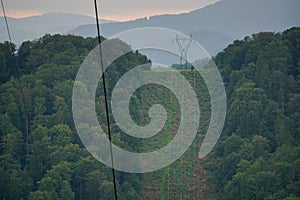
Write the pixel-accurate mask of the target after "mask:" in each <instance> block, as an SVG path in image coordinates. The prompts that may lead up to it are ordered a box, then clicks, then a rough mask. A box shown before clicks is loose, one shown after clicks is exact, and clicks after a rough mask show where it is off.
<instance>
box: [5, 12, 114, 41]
mask: <svg viewBox="0 0 300 200" xmlns="http://www.w3.org/2000/svg"><path fill="white" fill-rule="evenodd" d="M7 20H8V24H9V28H10V33H11V35H12V40H13V42H14V43H16V44H21V43H22V42H23V41H26V40H33V39H36V38H39V37H41V36H43V35H44V34H47V33H49V34H55V33H60V34H65V33H67V32H69V31H70V30H72V29H74V28H76V27H78V26H80V25H83V24H93V23H95V19H94V18H93V17H89V16H84V15H78V14H69V13H59V12H55V13H47V14H43V15H37V16H31V17H25V18H18V19H17V18H11V17H8V18H7ZM101 22H102V23H107V22H112V21H108V20H101ZM7 40H8V35H7V31H6V27H5V21H4V18H3V17H0V41H7Z"/></svg>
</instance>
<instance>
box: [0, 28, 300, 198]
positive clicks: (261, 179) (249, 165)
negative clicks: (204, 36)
mask: <svg viewBox="0 0 300 200" xmlns="http://www.w3.org/2000/svg"><path fill="white" fill-rule="evenodd" d="M96 45H97V39H95V38H82V37H78V36H70V35H69V36H62V35H53V36H51V35H45V36H44V37H42V38H41V39H39V40H36V41H27V42H24V43H23V44H22V45H21V46H20V47H19V49H18V50H16V49H13V51H15V54H12V53H11V47H13V48H16V47H15V45H12V46H11V44H10V43H8V42H4V43H0V69H1V74H0V77H1V78H0V84H1V85H0V102H1V104H0V136H1V139H0V142H1V146H0V151H1V155H0V180H1V181H0V199H30V200H39V199H41V200H42V199H47V200H48V199H49V200H50V199H51V200H52V199H64V200H65V199H87V200H90V199H114V196H113V180H112V174H111V169H110V168H108V167H106V166H104V165H103V164H101V163H100V162H99V161H97V160H96V159H95V158H93V157H92V156H91V155H90V154H89V153H88V152H87V150H85V148H84V146H83V145H82V143H81V141H80V139H79V137H78V135H77V133H76V130H75V126H74V122H73V119H72V101H71V100H72V88H73V83H74V79H75V76H76V73H77V71H78V69H79V67H80V65H81V63H82V62H83V60H84V58H85V57H86V56H87V54H88V53H89V52H90V51H91V50H92V49H93V48H94V47H95V46H96ZM111 48H112V50H115V49H120V48H129V47H128V46H127V45H126V44H124V43H122V42H121V41H118V40H116V41H114V45H113V46H112V47H111ZM214 61H215V63H216V64H217V66H218V67H219V69H220V72H221V74H222V77H223V80H224V83H225V87H226V93H227V98H228V99H227V103H228V111H227V118H226V123H225V126H224V130H223V132H222V136H221V138H220V140H219V142H218V144H217V146H216V147H215V148H214V150H213V152H211V153H210V154H209V156H208V157H206V158H205V159H202V160H199V159H197V157H196V156H197V151H199V147H200V146H199V144H198V143H199V141H201V139H203V134H204V133H205V130H206V129H207V120H208V119H209V118H210V116H209V114H210V108H209V106H208V105H209V104H208V103H207V102H209V96H208V92H207V89H206V87H203V86H201V85H203V84H202V83H203V80H202V79H201V77H200V75H199V74H198V73H197V72H196V71H195V70H186V71H182V72H180V73H182V74H183V75H184V76H185V77H186V78H187V80H188V81H190V83H191V85H192V86H193V87H194V89H195V91H196V93H197V96H198V99H199V102H200V104H201V105H200V107H201V111H202V112H203V113H204V117H202V116H201V121H200V125H201V126H200V128H199V136H198V138H197V139H196V141H195V143H193V145H192V147H191V148H190V149H189V150H188V151H187V152H186V153H185V154H184V156H183V157H182V158H181V159H179V160H178V161H176V162H175V163H173V164H172V165H170V166H169V167H166V168H164V169H161V170H159V171H157V172H152V173H146V174H128V173H123V172H117V174H116V175H117V178H116V180H117V188H118V195H119V199H129V200H130V199H200V198H201V199H286V200H293V199H299V198H300V192H299V191H300V189H299V188H300V180H299V177H300V147H299V145H298V143H299V142H300V120H299V119H300V93H299V92H300V28H292V29H289V30H286V31H284V32H282V33H271V32H264V33H257V34H254V35H253V36H251V37H250V36H249V37H246V38H244V39H243V40H237V41H235V42H234V43H233V44H231V45H229V46H228V47H227V48H226V49H225V50H224V51H222V52H220V53H219V54H218V55H217V56H216V57H215V58H214ZM149 62H151V61H150V60H149V59H148V58H147V57H146V56H144V55H141V54H140V53H139V52H130V53H127V54H126V55H124V56H122V57H121V58H119V59H118V60H116V61H115V62H114V63H113V64H112V66H111V67H110V68H109V69H108V71H107V72H106V73H107V85H108V94H109V95H111V91H112V89H113V87H114V85H115V84H116V82H117V80H118V79H119V78H120V77H121V76H122V75H123V74H124V73H125V72H127V71H128V70H129V69H131V68H133V67H134V66H136V65H140V64H144V63H149ZM158 73H163V72H158ZM97 91H98V95H97V99H96V102H97V104H96V107H97V111H98V117H99V121H100V122H101V123H102V124H105V123H106V122H105V112H104V98H103V95H102V86H101V85H100V84H99V87H98V90H97ZM22 94H23V95H22ZM149 94H151V95H150V96H149ZM156 103H162V104H163V105H164V106H165V108H166V111H169V115H168V119H167V122H166V124H165V127H164V129H163V130H162V132H161V134H158V135H157V136H155V137H153V138H151V140H150V141H147V142H146V141H144V140H138V139H133V138H129V137H128V136H126V135H125V134H122V131H121V130H119V129H118V127H117V126H116V124H114V121H113V119H112V122H113V123H112V124H111V129H112V132H113V135H112V137H113V138H112V139H113V142H114V143H116V144H118V145H119V146H121V147H123V148H127V149H129V150H135V151H148V150H152V149H156V148H157V147H161V146H163V145H165V144H166V143H168V142H169V141H170V140H172V138H173V136H174V133H175V132H176V129H177V128H178V122H179V121H178V120H179V119H180V116H178V114H180V113H178V112H177V111H178V102H177V101H176V97H175V96H174V95H172V93H171V92H170V91H168V90H167V89H166V88H164V87H157V85H149V86H146V87H144V88H141V89H140V90H137V91H136V92H135V94H134V95H133V96H132V99H131V107H130V109H131V112H132V113H131V114H132V117H133V119H134V120H135V121H136V122H137V123H138V124H141V125H143V124H147V122H149V117H148V116H147V110H148V109H149V107H150V106H151V105H152V104H156ZM27 122H28V123H27ZM27 124H28V126H27ZM27 127H28V130H27Z"/></svg>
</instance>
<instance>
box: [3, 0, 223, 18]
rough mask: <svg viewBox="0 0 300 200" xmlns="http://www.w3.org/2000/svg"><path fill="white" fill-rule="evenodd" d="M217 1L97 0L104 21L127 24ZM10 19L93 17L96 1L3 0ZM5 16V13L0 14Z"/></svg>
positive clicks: (187, 10) (197, 7)
mask: <svg viewBox="0 0 300 200" xmlns="http://www.w3.org/2000/svg"><path fill="white" fill-rule="evenodd" d="M217 1H218V0H98V1H97V2H98V7H99V8H98V9H99V15H100V18H102V19H110V20H115V21H127V20H132V19H136V18H141V17H149V16H153V15H158V14H178V13H184V12H189V11H192V10H196V9H199V8H202V7H204V6H206V5H209V4H212V3H215V2H217ZM3 3H4V5H5V8H6V14H7V16H9V17H15V18H20V17H27V16H33V15H41V14H44V13H48V12H66V13H76V14H83V15H89V16H94V1H93V0H3ZM0 15H3V14H2V11H1V13H0Z"/></svg>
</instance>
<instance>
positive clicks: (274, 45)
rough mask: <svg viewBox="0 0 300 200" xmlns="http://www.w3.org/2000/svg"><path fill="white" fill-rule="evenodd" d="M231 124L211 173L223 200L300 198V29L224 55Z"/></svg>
mask: <svg viewBox="0 0 300 200" xmlns="http://www.w3.org/2000/svg"><path fill="white" fill-rule="evenodd" d="M215 62H216V64H217V66H218V67H219V68H220V70H221V72H222V75H223V79H224V81H225V84H226V91H227V96H228V111H227V120H226V124H225V127H224V130H223V132H222V138H221V141H219V143H218V145H217V147H216V148H215V151H214V152H213V153H212V154H211V155H210V163H209V165H208V166H207V170H208V171H209V172H210V173H211V175H212V176H211V181H212V183H213V184H215V187H216V188H217V192H218V196H217V197H218V199H299V198H300V190H299V188H300V180H299V178H300V147H299V142H300V140H299V139H300V137H299V136H300V107H299V105H300V76H299V75H300V29H299V28H292V29H290V30H287V31H284V32H283V33H281V34H280V33H259V34H254V35H253V36H252V37H246V38H244V40H241V41H235V42H234V43H233V44H232V45H230V46H228V47H227V48H226V49H225V50H224V51H223V52H221V53H219V54H218V55H217V56H216V58H215Z"/></svg>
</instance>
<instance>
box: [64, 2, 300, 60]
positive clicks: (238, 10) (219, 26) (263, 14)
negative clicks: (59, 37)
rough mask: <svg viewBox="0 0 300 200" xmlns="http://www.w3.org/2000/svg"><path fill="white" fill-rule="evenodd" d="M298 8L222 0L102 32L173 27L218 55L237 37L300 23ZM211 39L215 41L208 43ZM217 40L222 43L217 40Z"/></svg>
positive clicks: (86, 31)
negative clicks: (192, 37) (195, 8)
mask: <svg viewBox="0 0 300 200" xmlns="http://www.w3.org/2000/svg"><path fill="white" fill-rule="evenodd" d="M298 8H300V1H297V0H286V1H283V0H260V1H259V0H254V1H253V0H251V1H250V0H222V1H218V2H216V3H214V4H211V5H208V6H206V7H204V8H201V9H198V10H195V11H191V12H189V13H182V14H178V15H168V14H167V15H158V16H152V17H149V18H140V19H136V20H132V21H127V22H117V23H114V24H111V23H107V24H103V25H102V34H103V35H104V36H105V37H109V36H112V35H114V34H116V33H119V32H122V31H125V30H128V29H133V28H141V27H151V26H155V27H163V28H170V29H174V30H177V31H180V32H182V33H185V34H187V35H190V34H192V35H193V36H195V38H197V41H198V42H199V43H200V44H205V45H203V46H204V47H205V48H206V49H207V50H208V52H209V53H210V54H211V55H215V54H216V53H218V52H219V51H221V50H223V49H224V48H225V47H226V46H227V45H228V44H230V43H231V42H233V40H234V39H237V38H238V39H242V38H243V37H245V36H247V35H249V34H252V33H256V32H262V31H271V32H278V31H283V30H285V29H287V28H291V27H293V26H300V20H298V19H300V14H299V12H298ZM93 29H94V28H93V27H92V25H82V26H79V27H77V28H75V29H74V30H72V31H70V32H69V33H70V34H74V35H81V36H94V35H95V33H96V32H95V31H93ZM207 32H210V33H214V34H213V35H211V34H206V33H207ZM220 36H221V37H220ZM207 41H212V43H209V44H207ZM213 41H215V42H213ZM217 41H221V43H220V44H217V43H218V42H217Z"/></svg>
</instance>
